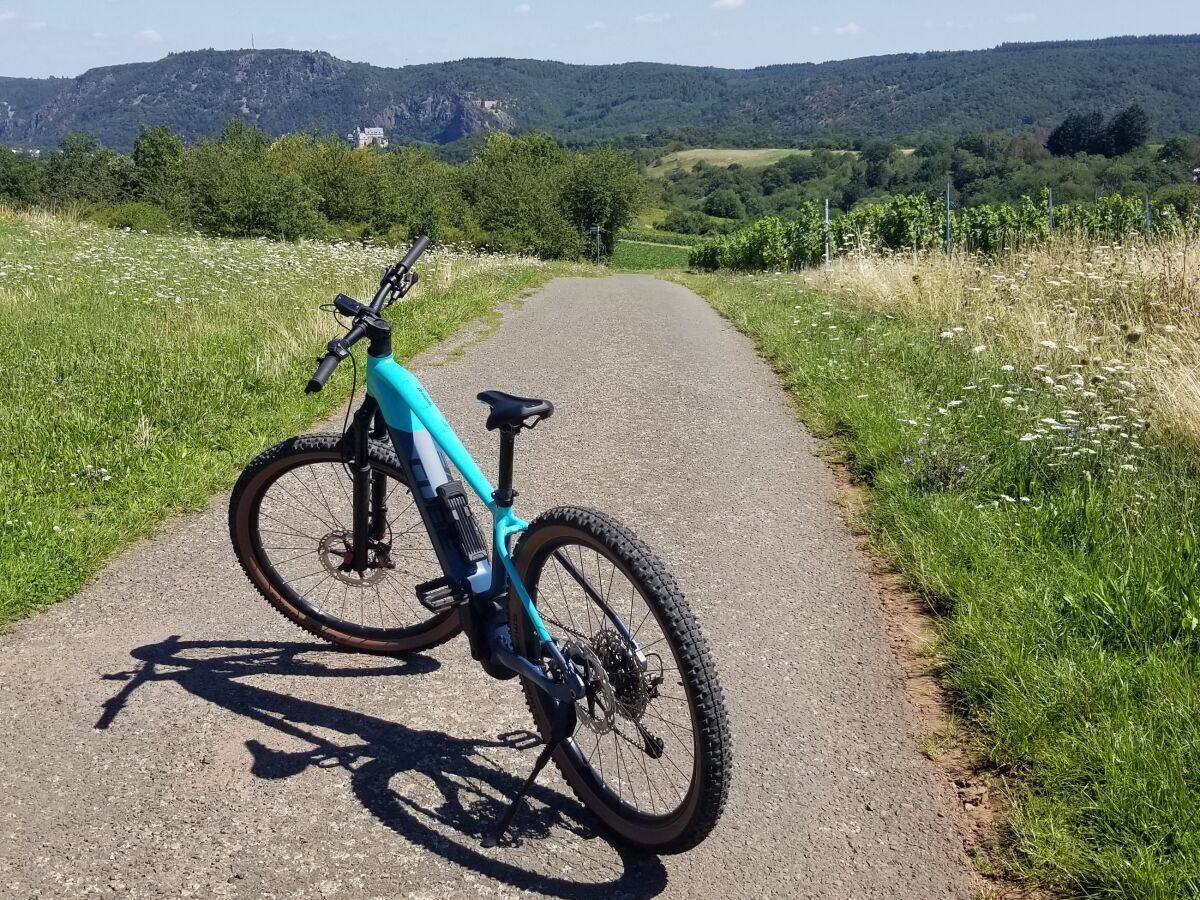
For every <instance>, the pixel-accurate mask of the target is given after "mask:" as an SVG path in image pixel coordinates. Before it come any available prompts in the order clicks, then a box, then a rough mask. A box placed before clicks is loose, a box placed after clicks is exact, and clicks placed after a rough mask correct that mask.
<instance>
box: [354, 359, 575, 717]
mask: <svg viewBox="0 0 1200 900" xmlns="http://www.w3.org/2000/svg"><path fill="white" fill-rule="evenodd" d="M367 397H368V400H367V403H368V404H370V403H372V402H373V403H375V404H378V408H379V411H380V413H382V415H383V420H384V423H385V424H386V425H387V428H388V432H389V434H390V435H391V438H392V443H393V445H394V446H395V449H396V454H397V456H398V457H399V458H400V462H401V465H402V466H403V467H404V469H405V473H406V475H407V476H408V478H409V479H410V481H409V484H410V491H411V493H412V497H413V501H414V502H415V503H416V504H417V506H418V508H419V509H420V511H421V515H422V518H423V520H424V521H425V522H426V526H427V527H428V525H429V521H430V519H429V514H428V508H429V505H430V504H431V503H432V502H434V500H435V498H436V497H437V489H438V488H439V487H440V486H442V485H444V484H447V483H449V482H450V481H451V480H452V479H451V475H450V472H449V470H448V468H447V466H446V460H447V459H448V460H449V463H450V464H451V465H453V466H454V468H455V469H456V470H457V471H458V472H459V473H460V474H461V475H462V477H463V478H464V479H465V480H466V482H467V485H468V486H469V487H470V488H471V490H472V492H473V493H474V494H475V495H476V496H477V497H478V498H479V500H480V501H481V502H482V503H483V504H484V505H485V506H486V507H487V510H488V512H489V513H490V514H491V517H492V559H491V562H490V563H489V562H488V561H487V560H486V559H484V560H479V561H478V562H476V563H475V566H474V570H473V571H464V572H462V573H461V575H462V576H463V578H462V580H463V581H465V582H466V583H467V584H468V585H469V586H470V590H471V594H472V596H473V597H474V598H482V599H487V600H499V601H501V602H503V601H504V599H505V596H506V594H507V593H508V591H509V588H510V586H511V587H512V588H513V589H515V591H516V594H517V597H518V598H519V600H520V602H521V606H522V607H523V608H524V610H525V615H526V616H528V617H529V620H530V622H531V623H532V624H533V627H534V630H535V631H536V633H537V635H538V637H539V638H540V639H541V642H542V646H543V648H544V649H545V651H546V652H547V653H548V654H549V655H550V656H551V657H552V658H553V659H554V660H555V662H556V663H557V664H558V667H559V671H560V672H564V673H567V674H568V679H567V681H566V682H556V681H552V680H551V679H548V678H546V676H545V675H544V674H543V672H542V670H541V667H540V666H538V665H537V664H536V663H535V662H534V661H531V660H529V659H526V658H525V657H523V656H521V655H520V654H518V653H516V652H515V651H514V650H513V649H512V643H511V638H509V639H508V640H505V639H504V638H503V637H502V636H501V635H500V634H499V631H500V628H497V629H496V633H493V634H492V635H489V636H488V640H489V643H490V651H491V654H492V657H493V658H494V659H495V660H496V661H498V662H500V663H501V664H502V665H504V666H505V667H507V668H509V669H512V670H514V671H516V672H518V674H521V675H524V676H525V677H527V678H530V679H532V680H534V681H535V682H536V683H538V684H539V686H540V687H542V689H543V690H545V691H547V692H548V693H550V694H552V695H554V696H556V698H558V699H569V700H575V699H577V698H578V697H580V696H582V693H583V690H584V688H583V683H582V681H581V680H580V679H579V677H578V675H575V674H574V670H573V669H572V667H570V666H569V665H568V664H567V662H566V660H565V659H564V658H563V656H562V654H561V652H560V651H559V649H558V647H557V645H556V644H555V642H554V640H553V639H552V638H551V636H550V632H549V631H547V629H546V625H545V623H544V622H543V621H542V617H541V616H540V615H539V614H538V611H537V607H536V606H535V605H534V603H533V598H532V597H530V595H529V591H528V590H527V589H526V587H525V585H524V583H522V581H521V578H520V576H519V575H518V574H517V570H516V567H515V566H514V564H513V559H512V550H511V546H510V545H511V541H512V539H513V538H514V537H515V536H516V535H518V534H520V533H521V532H522V531H524V530H525V529H526V528H528V527H529V526H528V523H526V522H525V521H523V520H522V519H520V518H518V517H517V516H516V514H514V513H513V511H512V507H511V506H504V505H501V504H500V503H498V502H497V500H496V496H495V493H496V492H495V490H494V489H493V487H492V484H491V483H490V482H489V481H488V479H487V476H485V475H484V474H483V472H482V471H481V470H480V468H479V466H478V464H477V463H476V462H475V459H474V458H473V457H472V456H471V454H470V452H469V451H468V450H467V448H466V447H465V446H463V443H462V441H461V440H460V439H459V437H458V435H457V434H455V432H454V429H453V428H452V427H451V426H450V423H449V422H447V421H446V417H445V416H444V415H442V411H441V410H440V409H438V407H437V404H435V403H434V402H433V399H432V398H431V397H430V396H429V393H428V392H427V391H426V390H425V386H424V385H422V384H421V382H420V381H419V380H418V379H417V377H416V376H415V375H413V374H412V373H411V372H410V371H408V369H406V368H404V366H402V365H400V364H399V363H398V362H396V360H395V358H394V357H393V356H392V355H391V354H390V353H389V354H388V355H387V356H383V357H376V356H372V355H368V356H367ZM364 425H365V422H364ZM430 536H431V538H432V539H433V540H434V545H435V549H437V550H438V551H439V553H438V555H439V558H440V559H441V560H442V563H443V567H444V568H449V567H450V564H448V557H449V556H450V555H451V554H449V553H444V552H442V550H441V548H438V547H437V543H438V542H437V538H436V536H435V535H434V531H433V529H430ZM446 574H447V575H448V576H452V575H453V574H454V573H452V572H450V571H448V572H447V573H446Z"/></svg>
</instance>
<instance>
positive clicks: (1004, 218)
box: [690, 191, 1200, 272]
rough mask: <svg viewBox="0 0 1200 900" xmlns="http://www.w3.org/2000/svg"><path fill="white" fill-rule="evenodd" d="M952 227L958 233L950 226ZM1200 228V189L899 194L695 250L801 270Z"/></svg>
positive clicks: (698, 262)
mask: <svg viewBox="0 0 1200 900" xmlns="http://www.w3.org/2000/svg"><path fill="white" fill-rule="evenodd" d="M947 226H949V227H947ZM1198 231H1200V193H1198V194H1190V193H1188V192H1186V191H1181V192H1180V195H1179V197H1177V198H1174V199H1172V200H1168V201H1160V202H1156V203H1149V202H1147V201H1144V200H1143V199H1141V198H1137V197H1120V196H1110V197H1102V198H1100V199H1098V200H1097V201H1096V202H1094V203H1086V204H1084V203H1078V204H1062V205H1059V206H1054V205H1053V204H1052V202H1051V200H1050V197H1049V195H1048V192H1047V193H1045V194H1044V195H1043V197H1042V198H1041V199H1040V201H1035V200H1033V199H1032V198H1030V197H1024V198H1022V199H1021V200H1020V201H1019V202H1017V203H1000V204H995V205H990V206H977V207H972V208H968V209H950V210H947V209H946V207H945V203H944V201H943V200H942V199H941V198H933V197H929V196H926V195H922V194H905V195H899V196H894V197H890V198H888V199H887V200H885V201H883V202H880V203H871V204H866V205H863V206H860V207H857V208H855V209H854V210H852V211H850V212H848V213H845V214H843V215H838V216H835V217H833V218H831V219H830V220H829V221H828V224H827V223H826V220H825V216H824V213H823V211H822V209H821V208H820V207H819V206H817V204H815V203H809V204H807V205H806V206H805V207H804V208H803V210H802V212H801V214H800V215H799V216H797V217H795V218H793V219H788V220H785V219H782V218H779V217H777V216H771V217H768V218H765V219H761V220H759V221H758V222H756V223H754V224H753V225H751V226H750V227H748V228H744V229H742V230H741V231H736V232H734V233H732V234H728V235H723V236H718V237H714V238H712V239H710V240H708V241H706V242H705V243H703V244H700V245H698V246H696V247H694V248H693V249H692V252H691V257H690V262H691V265H692V267H693V268H697V269H705V270H709V271H712V270H716V269H732V270H735V271H743V272H749V271H762V270H771V271H775V270H782V269H798V268H803V267H805V266H813V265H816V264H818V263H820V262H822V261H823V260H824V258H825V253H826V247H828V252H829V255H830V256H831V257H835V256H844V255H868V256H870V255H886V254H889V253H897V252H914V251H916V252H920V251H930V250H939V249H944V248H946V247H947V245H948V244H949V245H950V246H951V247H952V248H954V249H958V250H966V251H969V252H974V253H983V254H989V255H994V254H999V253H1006V252H1012V251H1021V250H1026V249H1029V248H1032V247H1036V246H1039V245H1042V244H1045V243H1046V242H1047V241H1049V240H1050V239H1051V238H1073V239H1080V240H1086V241H1088V242H1090V243H1101V244H1119V243H1125V242H1128V241H1130V240H1133V239H1137V238H1146V237H1168V238H1169V237H1174V236H1178V235H1183V234H1194V233H1196V232H1198Z"/></svg>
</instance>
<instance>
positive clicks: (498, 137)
mask: <svg viewBox="0 0 1200 900" xmlns="http://www.w3.org/2000/svg"><path fill="white" fill-rule="evenodd" d="M571 168H572V166H571V161H570V158H569V156H568V154H567V153H566V152H565V151H563V150H562V149H561V148H559V146H558V145H557V144H556V143H555V142H554V139H553V138H551V137H549V136H547V135H541V134H535V135H527V136H524V137H513V136H512V135H510V134H505V133H503V132H497V133H496V134H493V135H491V136H490V137H489V138H488V141H487V143H486V144H484V146H483V148H482V149H481V150H480V151H479V152H478V153H477V154H476V155H475V157H474V158H473V159H472V160H471V162H470V163H468V164H467V165H466V166H465V167H464V169H463V172H462V188H463V195H464V197H465V198H466V200H467V203H468V204H469V205H470V206H471V208H472V209H473V210H474V212H475V216H476V220H477V222H478V223H479V226H480V228H481V229H482V230H483V232H484V233H485V234H486V235H487V242H488V245H489V246H491V247H494V248H496V249H500V250H509V251H514V252H521V253H533V254H536V255H538V256H542V257H545V258H548V259H556V258H560V257H575V256H579V255H580V254H581V253H582V252H583V248H584V239H583V234H582V233H581V232H580V231H579V230H578V229H577V228H576V227H575V226H574V225H573V224H572V223H571V221H570V220H569V219H568V218H567V216H566V211H565V209H564V204H563V202H562V197H563V191H564V187H565V185H566V182H567V179H568V177H569V175H570V174H571Z"/></svg>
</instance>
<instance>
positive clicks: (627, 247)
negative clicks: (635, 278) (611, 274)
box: [609, 241, 690, 272]
mask: <svg viewBox="0 0 1200 900" xmlns="http://www.w3.org/2000/svg"><path fill="white" fill-rule="evenodd" d="M689 252H690V250H689V248H688V247H680V246H676V245H674V244H659V243H649V242H644V241H617V247H616V250H614V251H613V255H612V259H611V260H610V261H609V264H610V265H611V266H612V267H613V268H614V269H620V270H622V271H625V272H645V271H650V270H654V269H686V268H687V264H688V255H689Z"/></svg>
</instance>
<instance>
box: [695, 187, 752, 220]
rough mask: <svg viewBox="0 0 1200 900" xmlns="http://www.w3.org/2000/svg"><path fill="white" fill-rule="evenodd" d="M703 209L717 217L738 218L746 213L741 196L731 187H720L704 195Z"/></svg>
mask: <svg viewBox="0 0 1200 900" xmlns="http://www.w3.org/2000/svg"><path fill="white" fill-rule="evenodd" d="M704 211H705V212H706V213H708V214H709V215H710V216H716V217H717V218H718V219H740V218H742V216H744V215H746V207H745V204H743V203H742V198H741V197H739V196H738V195H737V194H736V193H735V192H734V191H733V190H732V189H731V188H721V189H720V190H716V191H713V192H712V193H711V194H709V195H708V196H707V197H705V198H704Z"/></svg>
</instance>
